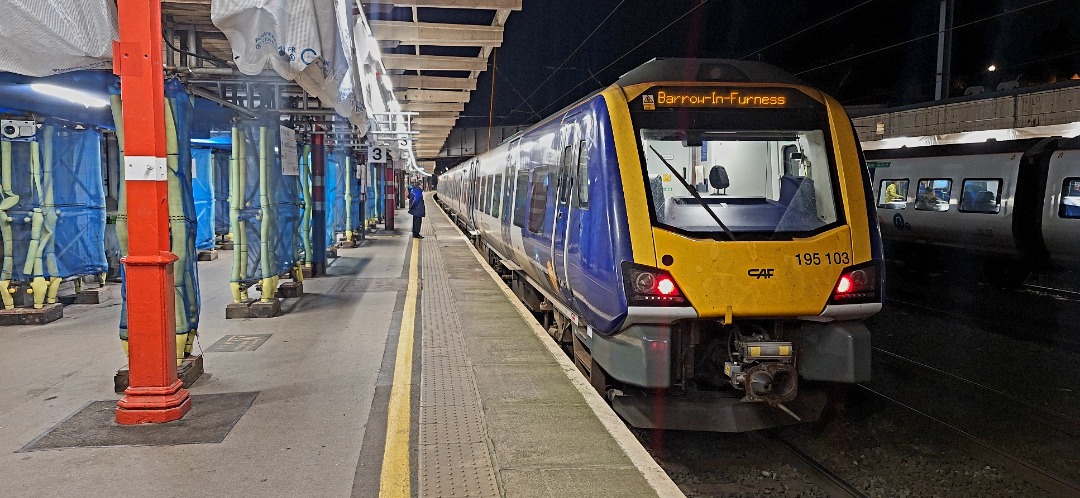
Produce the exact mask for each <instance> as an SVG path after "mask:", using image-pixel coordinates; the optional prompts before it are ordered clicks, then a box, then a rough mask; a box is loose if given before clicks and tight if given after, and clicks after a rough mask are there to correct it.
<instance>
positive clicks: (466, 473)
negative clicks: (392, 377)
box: [417, 220, 500, 497]
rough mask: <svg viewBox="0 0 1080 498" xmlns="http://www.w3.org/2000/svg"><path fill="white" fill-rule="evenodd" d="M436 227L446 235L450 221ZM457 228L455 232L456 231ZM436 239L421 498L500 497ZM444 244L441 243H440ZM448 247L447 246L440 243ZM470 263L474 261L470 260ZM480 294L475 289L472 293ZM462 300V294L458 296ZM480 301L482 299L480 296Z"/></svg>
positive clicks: (428, 292) (424, 379)
mask: <svg viewBox="0 0 1080 498" xmlns="http://www.w3.org/2000/svg"><path fill="white" fill-rule="evenodd" d="M438 221H440V222H442V223H437V222H435V220H433V223H432V224H431V226H433V227H434V228H436V230H437V231H438V232H439V233H440V235H442V234H443V233H445V232H446V230H445V228H444V227H443V226H442V225H444V224H445V221H442V220H438ZM451 229H452V228H451ZM434 242H435V241H434V240H430V239H429V240H425V241H424V242H423V243H422V244H421V247H422V251H423V263H422V265H421V266H422V268H421V271H422V275H423V293H422V296H421V303H420V313H421V324H422V326H423V331H424V332H423V338H422V340H421V346H422V353H421V369H420V372H421V377H420V427H419V433H420V435H419V436H420V437H419V440H420V441H419V445H418V450H419V454H420V457H419V462H420V465H419V470H418V472H417V477H418V484H419V490H418V491H419V492H418V494H419V496H462V497H464V496H469V497H473V496H499V494H500V493H499V485H498V483H497V481H496V479H495V469H494V466H493V465H492V458H491V453H490V448H489V446H488V443H487V433H486V431H485V429H484V418H483V412H482V410H481V408H480V396H479V395H478V393H477V391H476V380H475V378H474V376H473V370H472V367H471V365H470V363H469V359H468V357H467V356H466V347H465V336H464V333H463V327H462V325H461V320H460V318H459V317H458V314H457V311H456V308H455V306H456V304H457V301H456V300H455V299H454V297H455V292H454V291H453V290H452V288H451V287H450V280H449V278H448V277H447V271H448V270H450V269H451V268H452V269H453V270H459V269H460V266H461V265H454V264H453V263H452V262H451V263H449V265H450V266H451V268H447V266H444V260H443V255H442V252H441V251H440V249H439V247H436V246H437V244H435V243H434ZM439 242H442V240H440V241H439ZM438 245H442V246H443V247H445V245H443V244H438ZM470 259H471V258H470ZM475 292H476V291H474V290H471V289H470V292H469V293H470V294H471V293H475ZM457 294H458V296H459V297H461V296H462V293H461V292H460V291H459V292H458V293H457ZM476 297H479V295H478V294H477V295H476Z"/></svg>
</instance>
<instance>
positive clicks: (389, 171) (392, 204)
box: [383, 159, 397, 230]
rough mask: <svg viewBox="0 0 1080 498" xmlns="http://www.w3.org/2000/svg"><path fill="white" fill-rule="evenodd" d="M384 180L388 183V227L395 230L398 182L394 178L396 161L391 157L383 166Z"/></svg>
mask: <svg viewBox="0 0 1080 498" xmlns="http://www.w3.org/2000/svg"><path fill="white" fill-rule="evenodd" d="M383 180H384V181H385V183H386V229H387V230H393V229H394V211H395V210H396V209H397V199H395V197H396V196H395V195H394V192H395V190H396V189H395V188H394V184H395V183H397V182H396V181H395V180H394V163H393V161H392V160H390V159H387V160H386V164H385V165H384V166H383Z"/></svg>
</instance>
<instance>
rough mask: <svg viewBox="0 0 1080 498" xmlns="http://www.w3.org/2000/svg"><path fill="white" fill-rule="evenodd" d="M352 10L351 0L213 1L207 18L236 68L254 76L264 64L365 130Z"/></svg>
mask: <svg viewBox="0 0 1080 498" xmlns="http://www.w3.org/2000/svg"><path fill="white" fill-rule="evenodd" d="M352 9H353V2H352V1H351V0H214V2H212V3H211V6H210V17H211V20H212V21H213V23H214V25H215V26H217V27H218V29H220V30H221V32H222V33H224V34H225V36H226V37H227V38H228V39H229V44H230V45H231V46H232V50H233V61H234V62H235V63H236V67H237V69H239V70H240V71H241V72H243V73H244V74H249V75H256V74H259V73H261V72H262V71H263V70H264V69H266V67H267V65H268V64H269V66H270V67H272V68H273V69H274V71H275V72H277V73H278V74H279V75H281V77H283V78H285V79H288V80H293V81H296V82H297V84H299V85H300V86H301V87H302V88H303V89H304V90H307V92H308V93H310V94H312V95H314V96H316V97H318V98H319V99H320V100H322V101H323V102H326V103H328V104H330V105H332V106H333V108H334V110H335V111H337V112H338V114H341V115H342V116H345V117H347V118H348V119H349V121H350V122H352V124H354V125H356V126H358V127H360V133H366V131H367V128H368V121H367V117H366V116H365V114H364V104H363V98H362V97H361V95H360V91H359V90H360V83H359V78H360V76H359V72H358V70H357V67H356V54H355V52H354V50H353V41H352V26H353V23H354V20H353V14H352Z"/></svg>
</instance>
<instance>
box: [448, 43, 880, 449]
mask: <svg viewBox="0 0 1080 498" xmlns="http://www.w3.org/2000/svg"><path fill="white" fill-rule="evenodd" d="M437 199H438V200H439V202H440V203H441V204H442V205H443V207H444V208H445V209H446V211H447V212H448V214H449V215H450V216H451V217H452V218H453V219H455V220H456V221H457V222H458V224H459V225H460V226H461V227H462V228H463V230H464V231H465V232H466V233H467V234H469V236H470V237H471V238H472V239H473V240H474V243H475V244H476V246H477V247H478V248H479V249H480V250H481V252H482V253H483V254H485V255H486V256H487V257H488V259H489V261H490V262H491V263H492V264H493V265H494V267H495V268H496V269H497V270H499V271H500V272H501V273H503V275H504V278H506V279H507V280H508V281H509V282H510V283H511V287H512V289H513V290H514V291H515V293H517V295H518V296H519V297H520V298H521V299H522V301H523V302H524V303H525V304H526V306H528V307H529V308H530V309H532V310H533V311H534V312H536V313H538V314H540V315H541V316H544V315H546V316H548V317H550V319H551V323H550V324H549V325H550V326H549V328H548V331H549V333H550V334H551V335H552V337H553V338H554V339H555V340H556V341H558V342H559V343H560V344H561V345H562V346H563V347H564V349H565V350H567V351H569V352H572V356H573V358H574V361H575V363H576V364H577V366H578V367H579V369H580V370H581V371H582V373H583V374H584V375H585V376H586V378H588V379H589V381H590V382H591V384H592V385H593V386H594V387H596V388H597V389H598V390H599V391H600V392H601V393H602V394H605V395H606V397H607V399H608V400H609V401H610V402H611V404H612V406H613V408H614V409H615V411H616V412H617V413H619V414H620V415H621V416H622V417H623V418H624V419H625V420H626V421H627V422H629V423H630V424H631V425H634V426H636V427H642V428H667V429H692V430H710V431H745V430H755V429H761V428H766V427H772V426H777V425H783V424H788V423H794V422H797V421H799V420H802V421H809V420H815V419H816V418H817V417H818V416H819V415H820V413H821V411H822V409H823V407H824V405H825V395H824V392H823V389H821V388H820V386H821V384H815V383H813V382H810V383H807V382H802V381H823V382H840V383H855V382H864V381H867V380H869V377H870V332H869V331H868V329H867V328H866V326H865V325H864V324H863V323H862V320H863V319H865V318H867V317H870V316H872V315H873V314H875V313H877V312H878V311H879V310H880V309H881V300H882V297H881V296H882V286H883V278H884V276H883V270H882V268H881V265H882V261H883V257H882V247H881V239H880V233H879V228H878V226H877V220H878V216H877V214H876V210H875V205H874V202H873V193H872V191H871V185H870V177H869V172H868V170H867V169H866V167H865V164H864V163H863V161H862V159H861V153H860V150H859V144H858V142H857V138H856V135H855V133H854V128H853V127H852V124H851V121H850V119H849V118H848V116H847V114H846V113H845V111H844V110H843V108H842V107H841V105H840V104H839V103H838V102H837V101H836V100H834V99H833V98H831V97H829V96H827V95H825V94H824V93H822V92H821V91H819V90H817V89H814V88H811V87H809V86H807V85H806V84H804V83H802V82H800V81H799V80H797V79H796V78H794V77H792V76H790V75H789V74H787V73H784V72H783V71H781V70H779V69H777V68H775V67H772V66H769V65H766V64H762V63H755V62H739V61H730V60H719V59H657V60H653V61H650V62H648V63H646V64H644V65H642V66H640V67H638V68H637V69H634V70H632V71H630V72H629V73H627V74H625V75H624V76H622V77H621V78H620V79H619V80H618V81H616V82H615V83H614V84H612V85H611V86H609V87H607V88H604V89H601V90H598V91H597V92H595V93H593V94H591V95H589V96H587V97H585V98H583V99H581V100H579V101H578V102H576V103H574V104H572V105H570V106H569V107H567V108H565V109H564V110H562V111H560V112H558V113H556V114H555V115H552V116H550V117H548V118H547V119H545V120H543V121H541V122H540V123H538V124H536V125H535V126H532V127H530V128H528V129H527V130H524V131H523V132H521V133H519V134H518V135H516V136H514V137H512V138H510V139H509V140H507V141H505V142H504V143H502V144H501V145H499V146H497V147H495V148H493V149H492V150H490V151H488V152H486V153H484V154H482V155H480V156H477V157H474V158H472V159H469V160H467V161H465V162H463V163H462V164H460V165H458V166H455V167H453V168H451V169H449V170H448V171H446V172H445V173H443V174H442V175H440V176H439V178H438V185H437Z"/></svg>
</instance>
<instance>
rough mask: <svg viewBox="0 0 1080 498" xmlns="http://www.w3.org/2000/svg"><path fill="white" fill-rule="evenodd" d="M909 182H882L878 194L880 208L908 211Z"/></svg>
mask: <svg viewBox="0 0 1080 498" xmlns="http://www.w3.org/2000/svg"><path fill="white" fill-rule="evenodd" d="M907 189H908V180H882V181H881V187H880V191H879V192H878V207H879V208H882V209H907Z"/></svg>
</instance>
